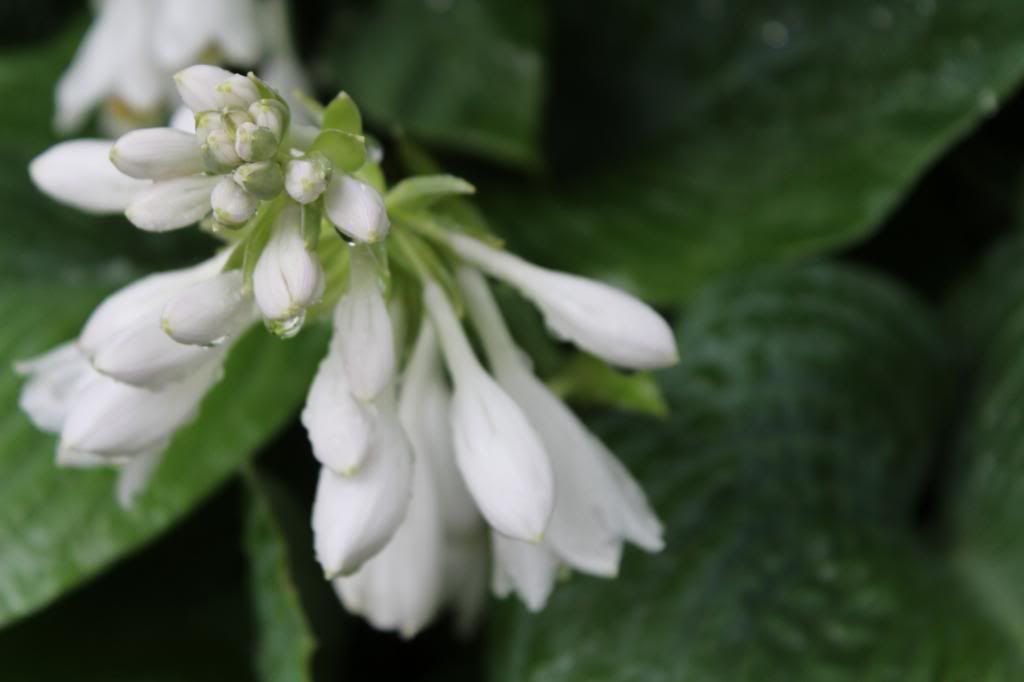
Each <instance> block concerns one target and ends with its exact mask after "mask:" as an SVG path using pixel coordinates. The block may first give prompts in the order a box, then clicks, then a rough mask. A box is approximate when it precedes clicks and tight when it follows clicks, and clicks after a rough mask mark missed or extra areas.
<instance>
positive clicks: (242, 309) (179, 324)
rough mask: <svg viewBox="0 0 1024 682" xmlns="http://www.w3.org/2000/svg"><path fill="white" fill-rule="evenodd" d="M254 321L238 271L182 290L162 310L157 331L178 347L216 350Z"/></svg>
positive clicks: (252, 309) (226, 273) (250, 305)
mask: <svg viewBox="0 0 1024 682" xmlns="http://www.w3.org/2000/svg"><path fill="white" fill-rule="evenodd" d="M255 320H256V311H255V306H254V304H253V300H252V297H251V296H246V295H245V294H244V293H243V291H242V272H241V270H230V271H228V272H222V273H220V274H218V275H215V276H213V277H210V278H209V279H205V280H202V281H199V282H196V283H195V284H192V285H191V286H188V287H186V288H184V289H182V290H181V291H180V292H179V293H177V294H176V295H175V296H173V297H172V298H171V299H170V300H169V301H168V302H167V303H166V304H165V305H164V307H163V312H162V314H161V317H160V327H161V329H163V331H164V332H165V333H166V334H167V335H168V336H170V337H171V338H172V339H174V340H175V341H177V342H178V343H184V344H189V345H193V346H216V345H219V344H221V343H224V342H225V341H227V340H229V339H232V338H235V337H237V336H239V335H240V334H241V333H242V332H243V331H245V330H246V329H247V328H248V327H249V326H250V325H251V324H252V323H253V322H255Z"/></svg>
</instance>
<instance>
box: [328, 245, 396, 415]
mask: <svg viewBox="0 0 1024 682" xmlns="http://www.w3.org/2000/svg"><path fill="white" fill-rule="evenodd" d="M349 253H350V254H351V261H350V262H351V270H350V275H349V287H348V291H347V292H346V293H345V295H344V296H342V298H341V300H340V301H339V302H338V306H337V307H336V308H335V310H334V327H335V329H336V331H337V339H338V343H339V345H340V346H341V356H342V358H343V359H344V361H345V370H346V373H347V374H348V378H349V382H350V385H351V387H352V393H353V394H355V396H356V397H357V398H359V399H360V400H363V401H370V400H373V399H374V398H376V397H377V396H378V395H380V393H381V391H383V390H384V389H385V388H386V387H387V386H388V384H390V383H391V380H392V378H393V377H394V373H395V339H394V334H393V332H392V328H391V316H390V315H388V308H387V304H386V303H385V302H384V295H383V293H382V292H381V284H380V280H379V278H378V276H377V265H376V261H375V259H374V256H373V253H372V252H371V251H370V250H369V247H366V246H356V247H353V248H352V249H350V250H349Z"/></svg>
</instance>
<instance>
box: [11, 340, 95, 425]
mask: <svg viewBox="0 0 1024 682" xmlns="http://www.w3.org/2000/svg"><path fill="white" fill-rule="evenodd" d="M14 370H15V371H16V372H17V373H18V374H20V375H22V376H27V377H29V379H28V381H27V382H26V383H25V385H24V386H23V387H22V389H21V394H20V396H19V398H18V406H19V407H20V408H21V410H22V411H23V412H24V413H25V414H27V415H28V417H29V419H31V420H32V423H33V424H35V425H36V428H38V429H40V430H41V431H46V432H48V433H60V430H61V428H62V427H63V426H64V420H65V419H66V418H67V413H68V408H69V406H70V403H71V399H72V397H73V396H74V395H75V394H76V393H77V392H78V391H79V390H80V389H81V388H82V386H83V385H84V384H85V383H86V382H87V381H89V379H90V378H92V377H93V372H91V371H90V370H91V368H90V367H89V363H88V361H86V359H85V357H84V356H83V355H82V353H81V352H80V351H79V350H78V347H77V346H76V345H75V343H74V342H69V343H65V344H62V345H60V346H57V347H56V348H53V349H51V350H50V351H48V352H46V353H44V354H43V355H40V356H39V357H36V358H32V359H31V360H25V361H22V362H18V363H15V365H14Z"/></svg>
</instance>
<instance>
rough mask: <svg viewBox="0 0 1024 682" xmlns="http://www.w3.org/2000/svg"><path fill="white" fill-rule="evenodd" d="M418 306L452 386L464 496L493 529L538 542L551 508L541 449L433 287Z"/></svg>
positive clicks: (549, 481) (432, 285) (550, 484)
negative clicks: (428, 323) (425, 314)
mask: <svg viewBox="0 0 1024 682" xmlns="http://www.w3.org/2000/svg"><path fill="white" fill-rule="evenodd" d="M424 303H425V305H426V308H427V310H428V311H429V313H430V317H431V319H432V320H433V323H434V326H435V328H436V329H437V333H438V336H439V337H440V339H441V348H442V349H443V351H444V355H445V360H446V361H447V364H448V368H449V370H450V371H451V373H452V378H453V380H454V382H455V396H454V398H453V400H452V418H451V423H452V431H453V434H454V439H455V456H456V462H457V463H458V466H459V471H461V472H462V476H463V478H464V479H465V481H466V485H467V487H468V488H469V492H470V494H472V496H473V499H474V500H475V501H476V503H477V506H478V507H479V508H480V512H481V513H482V514H483V516H484V518H485V519H487V522H488V523H489V524H490V525H491V526H493V527H494V528H495V529H496V530H498V531H499V532H501V533H503V534H505V535H507V536H509V537H511V538H516V539H519V540H528V541H533V542H538V541H540V540H541V539H542V537H543V535H544V530H545V529H546V527H547V524H548V519H549V518H550V517H551V511H552V507H553V505H554V484H553V480H552V473H551V464H550V462H549V461H548V456H547V453H546V452H545V451H544V446H543V445H542V443H541V441H540V438H539V437H538V436H537V433H536V432H535V431H534V429H533V427H532V426H530V424H529V422H528V421H527V419H526V417H525V416H524V415H523V412H522V410H520V409H519V407H518V406H517V405H516V404H515V402H513V400H512V399H511V398H510V397H509V396H508V395H507V394H506V393H505V392H504V391H502V390H501V388H500V387H499V386H498V384H497V383H495V381H494V380H493V379H491V377H490V376H489V375H488V374H487V372H485V371H484V369H483V367H481V366H480V363H479V361H478V360H477V359H476V356H475V355H473V350H472V348H470V345H469V341H468V340H467V339H466V336H465V333H464V332H463V330H462V327H461V326H460V325H459V322H458V320H457V319H456V317H455V311H454V310H452V308H451V304H450V303H449V302H448V299H447V298H446V297H445V294H444V293H443V292H442V290H441V289H440V287H439V286H438V285H437V284H435V283H433V282H429V283H427V284H426V285H425V286H424Z"/></svg>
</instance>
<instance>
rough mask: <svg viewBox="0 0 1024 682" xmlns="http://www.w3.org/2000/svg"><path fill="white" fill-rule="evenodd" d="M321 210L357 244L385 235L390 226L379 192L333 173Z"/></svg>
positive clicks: (380, 238) (377, 239) (346, 176)
mask: <svg viewBox="0 0 1024 682" xmlns="http://www.w3.org/2000/svg"><path fill="white" fill-rule="evenodd" d="M324 211H325V212H326V213H327V217H328V218H330V220H331V222H332V223H334V226H335V227H337V228H338V229H339V230H341V231H342V232H344V233H345V234H347V235H348V236H350V237H352V238H353V239H355V240H356V241H360V242H376V241H380V240H382V239H384V238H385V237H387V236H388V229H389V228H390V226H391V223H390V221H389V220H388V213H387V211H386V210H385V208H384V198H383V197H381V195H380V192H378V191H377V190H376V189H374V188H373V187H371V186H370V185H368V184H366V183H365V182H360V181H359V180H356V179H355V178H353V177H351V176H348V175H345V174H343V173H335V174H334V176H333V177H332V178H331V181H330V184H328V186H327V193H326V194H325V195H324Z"/></svg>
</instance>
